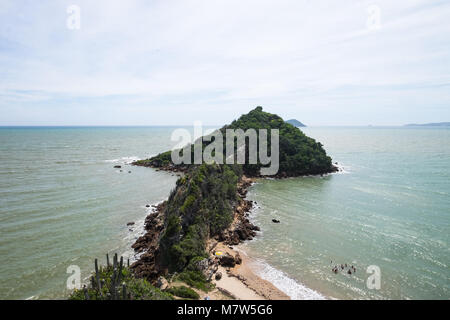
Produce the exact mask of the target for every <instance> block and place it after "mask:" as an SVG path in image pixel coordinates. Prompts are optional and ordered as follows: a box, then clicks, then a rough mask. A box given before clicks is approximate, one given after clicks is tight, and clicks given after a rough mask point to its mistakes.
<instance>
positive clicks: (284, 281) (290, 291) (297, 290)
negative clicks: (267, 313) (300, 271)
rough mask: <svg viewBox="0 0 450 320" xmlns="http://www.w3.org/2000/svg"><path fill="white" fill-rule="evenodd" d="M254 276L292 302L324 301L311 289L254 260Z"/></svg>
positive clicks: (323, 297) (262, 262) (320, 295)
mask: <svg viewBox="0 0 450 320" xmlns="http://www.w3.org/2000/svg"><path fill="white" fill-rule="evenodd" d="M254 263H255V264H256V268H255V269H256V270H255V272H256V274H257V275H258V276H260V277H261V278H262V279H264V280H267V281H269V282H270V283H272V284H273V285H274V286H275V287H277V288H278V289H280V290H281V291H283V292H284V293H286V294H287V295H288V296H289V297H290V298H291V299H292V300H325V299H326V297H325V296H323V295H322V294H320V293H319V292H317V291H314V290H313V289H310V288H308V287H306V286H304V285H303V284H301V283H298V282H297V281H295V280H294V279H292V278H290V277H289V276H287V275H286V274H285V273H284V272H283V271H280V270H278V269H275V268H274V267H272V266H271V265H269V264H267V263H266V262H264V261H262V260H255V262H254Z"/></svg>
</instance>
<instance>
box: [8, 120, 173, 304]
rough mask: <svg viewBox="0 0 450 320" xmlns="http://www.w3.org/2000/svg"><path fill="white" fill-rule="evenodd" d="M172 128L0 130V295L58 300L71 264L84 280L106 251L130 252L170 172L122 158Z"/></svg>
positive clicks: (143, 151)
mask: <svg viewBox="0 0 450 320" xmlns="http://www.w3.org/2000/svg"><path fill="white" fill-rule="evenodd" d="M170 132H171V130H169V129H168V128H39V129H36V128H33V129H3V128H2V129H0V162H1V163H2V165H1V166H0V177H1V178H0V229H1V235H2V236H1V239H0V255H1V257H2V260H3V263H2V264H0V280H1V290H0V298H2V299H4V298H13V299H26V298H30V297H33V298H63V297H64V295H65V294H66V291H65V288H66V280H67V277H68V276H69V274H66V269H67V267H68V266H69V265H78V266H79V267H80V268H81V272H82V273H81V276H82V278H85V277H87V276H88V275H89V272H90V271H91V270H92V269H93V261H94V259H95V258H100V259H101V260H103V261H104V260H105V259H106V258H105V254H106V253H107V252H109V253H110V254H111V253H113V252H118V253H119V254H124V257H128V256H131V254H132V252H131V250H130V245H131V243H132V242H133V239H134V238H136V236H137V235H138V232H139V231H142V221H143V219H144V217H145V216H146V212H147V210H148V209H146V207H145V205H146V204H152V203H156V202H159V201H161V200H164V199H165V198H166V197H167V195H168V193H169V192H170V189H171V188H173V187H174V185H175V181H176V177H173V176H172V175H170V174H167V173H163V172H156V171H154V170H149V169H147V168H139V167H131V166H127V165H125V163H126V162H129V161H131V159H133V158H144V157H145V156H148V155H151V154H156V153H157V152H161V151H163V150H166V149H167V148H169V147H171V142H170ZM114 165H122V166H123V169H122V170H123V171H122V172H120V169H114V168H113V166H114ZM128 171H131V173H128ZM130 221H133V222H140V224H141V225H140V228H138V226H136V227H134V228H133V232H131V231H129V228H128V227H127V226H126V224H127V222H130ZM138 229H139V230H138Z"/></svg>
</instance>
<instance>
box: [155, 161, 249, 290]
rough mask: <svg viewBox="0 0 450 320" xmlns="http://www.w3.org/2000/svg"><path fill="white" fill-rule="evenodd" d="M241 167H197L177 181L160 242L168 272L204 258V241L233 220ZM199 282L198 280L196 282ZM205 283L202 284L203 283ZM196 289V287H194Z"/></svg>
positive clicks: (182, 268) (204, 165)
mask: <svg viewBox="0 0 450 320" xmlns="http://www.w3.org/2000/svg"><path fill="white" fill-rule="evenodd" d="M241 175H242V170H241V167H240V166H231V165H217V164H214V165H206V164H203V165H200V166H197V167H192V168H191V169H190V171H189V172H188V173H187V174H186V175H185V176H184V177H183V178H180V179H179V180H178V181H177V187H176V188H175V190H173V191H172V193H171V194H170V196H169V199H168V201H167V206H166V210H165V212H164V213H165V221H166V228H165V231H164V233H163V235H162V237H161V240H160V246H161V249H162V250H161V252H162V258H163V264H164V265H166V266H167V267H168V268H169V271H170V272H175V271H177V272H178V271H181V270H184V269H185V268H186V267H188V266H189V269H190V270H191V271H195V265H194V264H193V262H196V261H199V260H201V259H204V258H206V257H207V254H206V252H205V245H206V240H207V239H208V238H209V237H212V236H214V235H216V234H218V233H219V232H221V231H222V230H224V229H225V228H227V227H228V226H229V225H230V223H231V221H232V219H233V212H232V211H233V204H234V203H235V202H236V201H237V193H236V185H237V182H238V180H239V179H240V177H241ZM200 280H202V279H198V277H197V279H196V280H195V282H198V281H200ZM203 282H204V281H203ZM193 286H195V287H198V286H196V285H193Z"/></svg>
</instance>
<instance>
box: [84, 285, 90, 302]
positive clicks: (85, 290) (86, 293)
mask: <svg viewBox="0 0 450 320" xmlns="http://www.w3.org/2000/svg"><path fill="white" fill-rule="evenodd" d="M83 291H84V298H85V299H86V300H90V299H89V293H88V291H87V289H86V286H83Z"/></svg>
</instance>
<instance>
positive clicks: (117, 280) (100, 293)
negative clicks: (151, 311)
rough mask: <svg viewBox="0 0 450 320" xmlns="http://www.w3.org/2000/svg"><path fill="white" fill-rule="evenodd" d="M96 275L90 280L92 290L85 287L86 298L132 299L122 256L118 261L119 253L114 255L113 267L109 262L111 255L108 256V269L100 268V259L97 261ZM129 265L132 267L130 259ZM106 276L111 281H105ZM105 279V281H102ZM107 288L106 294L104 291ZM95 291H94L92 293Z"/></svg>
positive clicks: (95, 262)
mask: <svg viewBox="0 0 450 320" xmlns="http://www.w3.org/2000/svg"><path fill="white" fill-rule="evenodd" d="M94 264H95V273H94V274H93V275H92V276H91V278H90V286H89V287H90V288H89V289H88V288H87V287H86V286H84V287H83V293H84V298H85V299H86V300H90V299H91V298H92V297H93V295H94V296H96V297H97V299H108V300H120V299H123V300H127V299H131V298H132V296H131V292H130V291H129V290H127V286H126V283H125V282H124V276H123V272H124V268H125V266H124V259H123V257H122V256H121V257H120V260H119V259H118V256H117V253H116V254H114V256H113V259H112V265H111V263H110V260H109V255H108V254H106V265H107V267H106V269H105V267H102V266H99V264H98V259H95V261H94ZM127 265H128V266H129V265H130V262H129V259H128V261H127ZM105 275H109V276H110V279H109V280H108V279H105V278H104V277H105ZM101 277H103V279H101ZM105 287H107V290H106V292H105V291H104V290H102V289H105ZM92 290H93V291H92Z"/></svg>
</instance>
